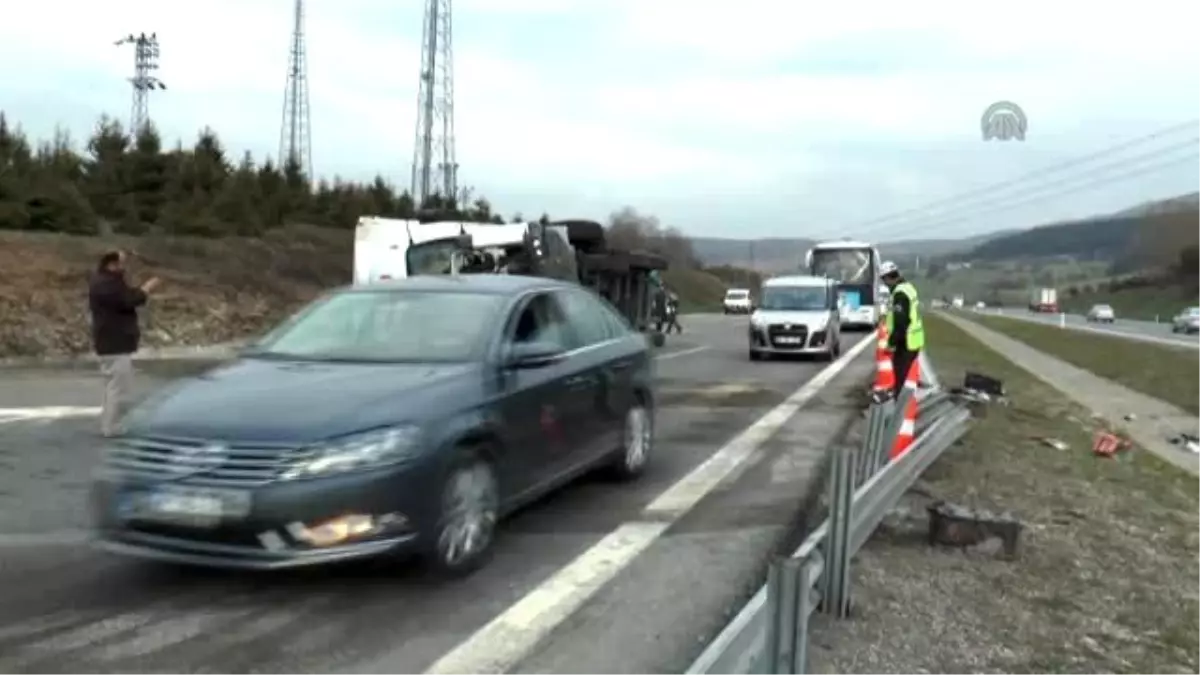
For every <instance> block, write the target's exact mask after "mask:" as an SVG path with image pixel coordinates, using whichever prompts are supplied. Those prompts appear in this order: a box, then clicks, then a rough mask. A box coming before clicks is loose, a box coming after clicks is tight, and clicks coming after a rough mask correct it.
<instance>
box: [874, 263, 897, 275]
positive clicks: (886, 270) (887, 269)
mask: <svg viewBox="0 0 1200 675" xmlns="http://www.w3.org/2000/svg"><path fill="white" fill-rule="evenodd" d="M899 273H900V268H899V267H896V263H894V262H892V261H891V260H885V261H884V262H883V264H881V265H880V266H879V276H881V277H886V276H887V275H889V274H899Z"/></svg>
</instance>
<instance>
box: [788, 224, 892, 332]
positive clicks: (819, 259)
mask: <svg viewBox="0 0 1200 675" xmlns="http://www.w3.org/2000/svg"><path fill="white" fill-rule="evenodd" d="M879 264H880V260H879V250H878V249H876V248H875V246H874V245H873V244H868V243H867V242H864V241H852V240H850V239H843V240H840V241H825V242H821V243H819V244H815V245H814V246H813V247H812V248H810V249H809V250H808V253H807V254H806V255H805V258H804V268H805V270H806V271H807V272H808V273H809V274H811V275H813V276H818V277H826V278H829V279H832V280H833V281H834V283H836V284H837V290H838V300H839V302H838V306H839V309H838V313H839V314H840V316H841V321H842V326H843V327H845V328H866V329H871V328H874V327H875V326H876V324H878V322H879V318H880V317H881V316H882V315H883V314H882V313H883V311H884V308H885V307H886V306H887V297H888V292H887V287H886V286H883V285H882V284H881V283H880V281H879Z"/></svg>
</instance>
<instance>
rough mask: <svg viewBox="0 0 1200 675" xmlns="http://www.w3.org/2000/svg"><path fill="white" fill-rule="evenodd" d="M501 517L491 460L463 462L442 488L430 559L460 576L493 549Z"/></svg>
mask: <svg viewBox="0 0 1200 675" xmlns="http://www.w3.org/2000/svg"><path fill="white" fill-rule="evenodd" d="M499 519H500V491H499V485H498V484H497V481H496V474H495V471H493V469H492V466H491V464H489V463H488V462H487V461H486V460H484V459H482V458H478V457H470V458H468V459H465V460H464V461H463V462H461V463H460V464H459V465H458V466H456V467H455V468H454V469H453V470H452V471H451V472H450V476H449V477H448V478H447V479H446V484H445V487H444V488H443V489H442V504H441V517H440V518H439V519H438V526H437V530H436V539H435V540H434V541H433V542H432V543H433V550H432V551H431V555H430V562H431V563H432V565H433V567H434V568H435V569H436V570H437V571H438V572H440V573H443V574H446V575H449V576H461V575H465V574H469V573H470V572H473V571H475V570H476V569H478V568H479V567H480V566H481V565H482V564H483V563H484V562H485V561H486V560H487V555H488V553H490V552H491V546H492V540H493V539H494V538H495V535H496V524H497V522H498V521H499Z"/></svg>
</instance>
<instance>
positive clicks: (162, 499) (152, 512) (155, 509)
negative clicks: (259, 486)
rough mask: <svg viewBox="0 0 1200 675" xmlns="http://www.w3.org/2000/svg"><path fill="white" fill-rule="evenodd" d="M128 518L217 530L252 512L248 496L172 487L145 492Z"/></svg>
mask: <svg viewBox="0 0 1200 675" xmlns="http://www.w3.org/2000/svg"><path fill="white" fill-rule="evenodd" d="M132 506H133V508H129V509H127V510H126V515H127V516H128V517H130V518H133V519H136V520H146V521H155V522H162V523H170V524H178V525H190V526H193V527H215V526H216V525H218V524H220V523H221V521H223V520H226V519H231V518H238V517H242V516H244V515H246V513H247V512H248V511H249V495H248V493H244V492H238V491H227V490H208V489H203V488H185V487H170V488H160V489H157V490H154V491H151V492H145V493H142V494H140V495H138V496H137V497H136V498H135V502H134V504H133V505H132Z"/></svg>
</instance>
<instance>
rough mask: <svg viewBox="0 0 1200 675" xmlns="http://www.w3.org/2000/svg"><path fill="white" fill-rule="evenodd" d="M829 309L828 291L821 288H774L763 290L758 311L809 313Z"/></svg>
mask: <svg viewBox="0 0 1200 675" xmlns="http://www.w3.org/2000/svg"><path fill="white" fill-rule="evenodd" d="M828 308H829V295H828V291H826V290H825V288H823V287H821V286H808V287H805V286H794V287H787V286H774V287H767V288H764V289H763V292H762V303H761V304H760V305H759V309H766V310H790V311H794V312H811V311H819V310H823V309H828Z"/></svg>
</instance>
